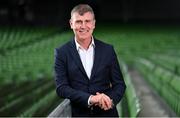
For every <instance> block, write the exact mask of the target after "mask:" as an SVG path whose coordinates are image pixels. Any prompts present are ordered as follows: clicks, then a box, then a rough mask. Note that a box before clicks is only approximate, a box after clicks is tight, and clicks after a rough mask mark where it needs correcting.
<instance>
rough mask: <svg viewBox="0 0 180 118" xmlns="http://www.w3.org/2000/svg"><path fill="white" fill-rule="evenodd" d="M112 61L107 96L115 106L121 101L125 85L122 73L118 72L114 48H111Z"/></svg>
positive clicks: (118, 67)
mask: <svg viewBox="0 0 180 118" xmlns="http://www.w3.org/2000/svg"><path fill="white" fill-rule="evenodd" d="M111 54H112V61H111V71H110V72H111V84H112V89H111V91H110V92H108V96H109V97H110V98H111V99H113V103H114V104H115V105H116V104H118V102H119V101H120V100H121V99H122V97H123V95H124V93H125V89H126V85H125V82H124V79H123V75H122V72H121V70H120V66H119V62H118V59H117V55H116V53H115V50H114V48H113V47H112V53H111Z"/></svg>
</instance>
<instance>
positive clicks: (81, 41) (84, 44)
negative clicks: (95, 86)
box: [76, 38, 92, 50]
mask: <svg viewBox="0 0 180 118" xmlns="http://www.w3.org/2000/svg"><path fill="white" fill-rule="evenodd" d="M76 40H77V42H78V43H79V44H80V45H81V46H82V47H83V48H84V49H86V50H87V49H88V48H89V45H90V43H91V41H92V39H91V38H89V39H76Z"/></svg>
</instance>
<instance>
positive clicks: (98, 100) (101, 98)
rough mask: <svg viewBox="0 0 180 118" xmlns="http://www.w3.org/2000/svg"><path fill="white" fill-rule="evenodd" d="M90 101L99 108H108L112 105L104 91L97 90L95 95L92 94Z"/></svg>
mask: <svg viewBox="0 0 180 118" xmlns="http://www.w3.org/2000/svg"><path fill="white" fill-rule="evenodd" d="M90 103H91V104H92V105H95V106H99V107H100V108H101V109H104V110H109V109H111V108H112V107H113V102H112V100H111V99H110V98H109V96H107V95H106V94H104V93H99V92H97V93H96V95H92V97H91V99H90Z"/></svg>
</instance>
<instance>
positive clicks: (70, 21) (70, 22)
mask: <svg viewBox="0 0 180 118" xmlns="http://www.w3.org/2000/svg"><path fill="white" fill-rule="evenodd" d="M69 24H70V27H71V29H72V27H73V24H72V19H70V20H69Z"/></svg>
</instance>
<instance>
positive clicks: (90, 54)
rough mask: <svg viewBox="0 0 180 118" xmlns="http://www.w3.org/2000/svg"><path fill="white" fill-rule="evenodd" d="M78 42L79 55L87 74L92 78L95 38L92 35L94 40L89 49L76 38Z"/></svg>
mask: <svg viewBox="0 0 180 118" xmlns="http://www.w3.org/2000/svg"><path fill="white" fill-rule="evenodd" d="M75 43H76V49H77V51H78V53H79V56H80V58H81V62H82V64H83V67H84V70H85V71H86V74H87V76H88V78H89V79H90V77H91V71H92V67H93V63H94V47H95V44H94V39H93V37H92V41H91V43H90V45H89V47H88V49H87V50H86V49H84V48H83V47H82V46H81V45H80V44H79V43H78V42H77V41H76V39H75Z"/></svg>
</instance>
